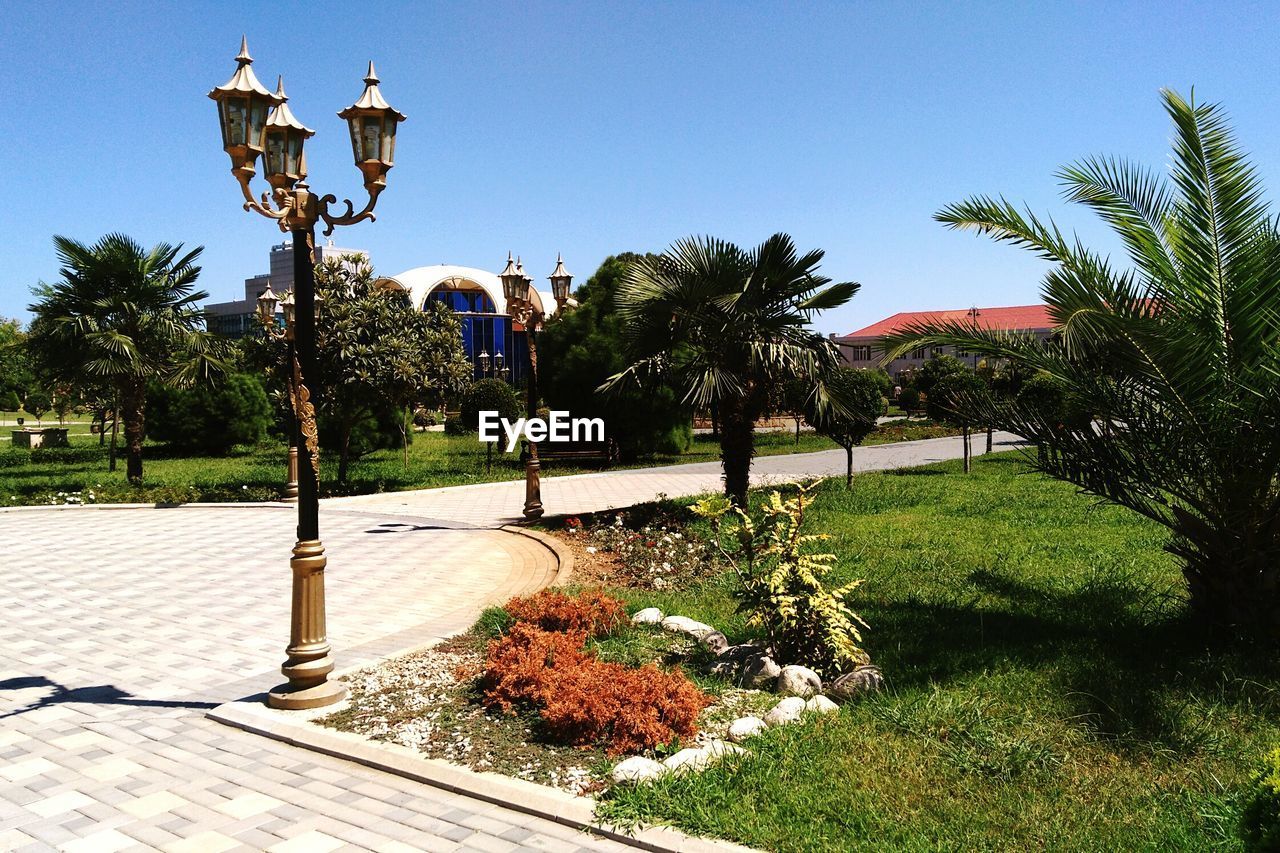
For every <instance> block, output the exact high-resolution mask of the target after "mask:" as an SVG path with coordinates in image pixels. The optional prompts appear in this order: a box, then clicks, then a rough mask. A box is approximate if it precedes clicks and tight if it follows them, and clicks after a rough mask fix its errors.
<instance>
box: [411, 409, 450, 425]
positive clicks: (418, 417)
mask: <svg viewBox="0 0 1280 853" xmlns="http://www.w3.org/2000/svg"><path fill="white" fill-rule="evenodd" d="M443 420H444V415H443V414H442V413H440V412H436V411H432V410H431V409H418V411H416V412H414V413H413V425H414V426H416V427H432V426H435V425H436V424H439V423H440V422H441V421H443Z"/></svg>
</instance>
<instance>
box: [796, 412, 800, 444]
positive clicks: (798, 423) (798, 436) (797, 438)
mask: <svg viewBox="0 0 1280 853" xmlns="http://www.w3.org/2000/svg"><path fill="white" fill-rule="evenodd" d="M799 445H800V418H796V446H799Z"/></svg>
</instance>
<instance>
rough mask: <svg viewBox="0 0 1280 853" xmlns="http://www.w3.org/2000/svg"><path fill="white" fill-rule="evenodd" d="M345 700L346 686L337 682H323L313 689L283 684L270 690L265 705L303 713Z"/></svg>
mask: <svg viewBox="0 0 1280 853" xmlns="http://www.w3.org/2000/svg"><path fill="white" fill-rule="evenodd" d="M346 698H347V686H346V685H345V684H342V683H340V682H337V681H325V682H322V683H320V684H317V685H316V686H314V687H304V688H301V689H299V688H297V687H294V686H293V685H292V684H289V683H285V684H281V685H280V686H278V687H273V688H271V691H270V692H269V693H268V694H267V704H268V705H270V706H271V707H272V708H279V709H280V710H282V711H305V710H306V709H308V708H323V707H324V706H325V705H333V704H335V703H337V702H341V701H342V700H343V699H346Z"/></svg>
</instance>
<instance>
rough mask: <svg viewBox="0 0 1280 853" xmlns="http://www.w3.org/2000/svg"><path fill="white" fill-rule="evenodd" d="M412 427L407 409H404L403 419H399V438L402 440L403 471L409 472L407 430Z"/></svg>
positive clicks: (410, 416) (406, 407)
mask: <svg viewBox="0 0 1280 853" xmlns="http://www.w3.org/2000/svg"><path fill="white" fill-rule="evenodd" d="M412 426H413V420H412V415H410V414H409V407H408V406H405V407H404V417H403V418H401V419H400V438H401V439H403V440H404V470H406V471H408V470H409V429H410V428H411V427H412Z"/></svg>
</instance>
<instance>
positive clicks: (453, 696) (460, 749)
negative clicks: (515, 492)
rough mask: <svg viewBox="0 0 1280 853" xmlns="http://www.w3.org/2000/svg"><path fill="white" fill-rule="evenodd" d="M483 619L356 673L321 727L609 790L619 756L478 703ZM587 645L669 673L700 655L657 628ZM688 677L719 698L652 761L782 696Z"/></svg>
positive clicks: (486, 634)
mask: <svg viewBox="0 0 1280 853" xmlns="http://www.w3.org/2000/svg"><path fill="white" fill-rule="evenodd" d="M487 622H489V624H492V623H491V622H490V620H489V619H488V618H484V617H482V619H481V621H480V623H479V624H478V625H477V627H476V628H475V629H473V630H472V631H471V632H469V633H466V634H463V635H460V636H458V637H454V638H452V639H449V640H446V641H445V642H443V643H441V644H439V645H436V646H433V647H431V648H429V649H423V650H421V651H417V652H413V653H411V654H408V655H404V656H403V657H399V658H394V659H391V660H387V661H384V662H382V663H380V664H378V665H377V666H373V667H368V668H365V669H361V670H359V671H357V672H354V673H351V674H350V675H348V676H346V677H345V678H344V681H345V682H346V684H347V685H348V686H349V688H350V703H349V704H348V706H347V707H345V708H344V709H343V710H341V711H339V712H337V713H334V714H330V715H329V716H326V717H322V718H320V719H319V720H318V721H317V722H319V723H320V724H322V725H325V726H329V727H330V728H335V729H339V730H341V731H347V732H353V733H356V734H361V735H364V736H365V737H368V738H370V739H372V740H377V741H385V742H388V743H397V744H400V745H402V746H407V747H409V748H411V749H415V750H417V751H418V752H420V753H422V754H423V755H424V756H425V757H428V758H440V759H444V760H446V761H451V762H453V763H455V764H460V765H462V766H464V767H469V768H471V769H472V770H482V771H492V772H496V773H502V774H504V775H506V776H513V777H515V778H518V779H524V780H527V781H530V782H536V783H539V784H543V785H550V786H552V787H555V788H559V789H560V790H563V791H568V792H569V793H572V794H578V795H588V794H595V793H598V792H600V791H603V790H604V789H606V788H608V787H609V785H610V782H609V771H610V769H611V768H612V766H613V764H614V762H615V761H616V760H617V759H616V758H610V757H609V756H607V755H606V754H605V751H604V749H603V748H601V747H572V746H560V745H556V744H554V743H551V742H549V741H548V740H547V738H546V737H544V736H543V734H542V723H541V720H540V719H539V718H538V716H537V715H536V714H534V713H531V712H528V711H522V710H519V709H516V710H515V711H514V712H513V713H507V714H504V713H502V712H501V711H497V710H488V709H486V708H485V706H484V705H483V704H482V702H481V690H480V684H479V681H480V675H481V673H482V671H483V669H484V654H485V647H486V644H487V643H488V641H489V639H490V637H491V632H490V631H489V630H486V623H487ZM590 648H591V649H592V650H593V651H594V652H595V653H596V654H597V655H599V657H600V658H601V659H602V660H607V661H614V662H618V663H625V664H627V665H632V666H636V665H640V664H643V663H650V662H656V663H657V664H658V665H660V666H662V667H663V668H666V667H668V666H670V665H672V664H674V663H679V662H683V663H685V665H686V666H688V664H689V661H690V660H691V659H692V658H696V653H695V649H694V647H693V644H692V642H691V641H690V640H689V639H688V638H687V637H684V636H683V635H676V634H671V633H668V632H665V631H662V630H660V629H657V628H653V627H630V626H628V627H624V628H622V629H621V630H619V631H617V632H615V633H614V634H613V635H611V636H609V637H607V638H605V639H603V640H600V641H598V642H594V641H593V642H592V643H591V644H590ZM688 674H689V675H691V676H694V677H695V681H696V682H697V684H698V686H699V687H700V688H701V689H702V690H704V691H706V692H707V693H709V694H711V695H712V696H713V697H714V699H715V701H714V703H713V704H711V705H710V706H708V707H707V708H705V709H704V710H703V711H702V713H701V714H700V715H699V718H698V722H699V728H700V730H701V731H700V733H699V734H698V736H697V737H696V738H694V739H693V740H691V741H690V742H688V743H681V744H670V745H667V746H666V747H663V748H660V749H659V750H658V751H657V754H655V755H654V756H652V757H656V758H659V759H661V758H662V757H664V756H665V755H666V754H668V753H670V752H674V751H675V750H676V749H679V748H681V747H686V746H696V745H698V744H699V743H701V742H702V741H704V740H709V739H711V738H718V737H722V736H723V734H724V730H725V727H726V726H727V725H728V723H729V722H730V721H732V720H733V719H736V718H737V717H740V716H743V715H744V714H755V713H763V711H764V710H766V709H767V708H769V707H771V706H772V704H773V703H774V702H775V701H776V698H777V697H775V696H773V695H772V694H767V693H762V692H760V691H756V690H739V689H736V688H731V687H729V686H728V685H726V684H724V683H723V682H721V681H718V680H717V679H713V678H708V677H698V676H697V675H696V673H694V672H689V673H688Z"/></svg>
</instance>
